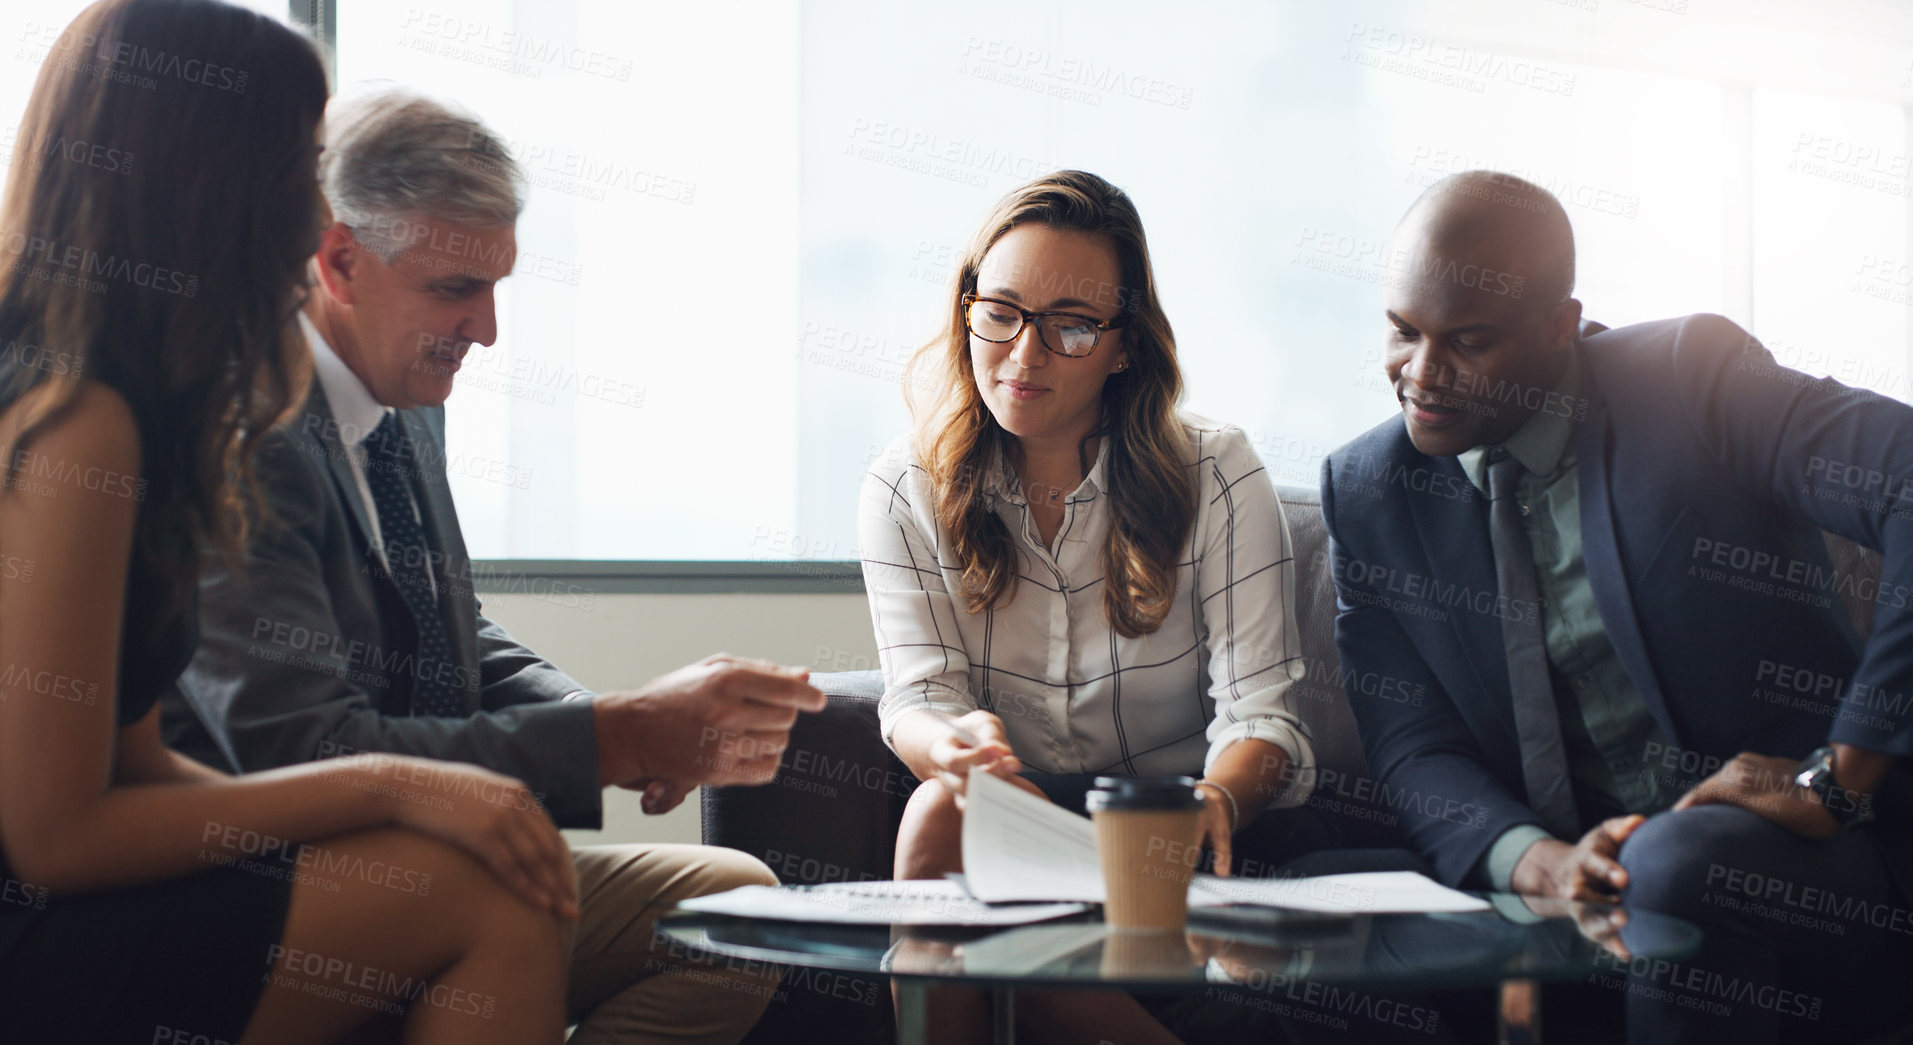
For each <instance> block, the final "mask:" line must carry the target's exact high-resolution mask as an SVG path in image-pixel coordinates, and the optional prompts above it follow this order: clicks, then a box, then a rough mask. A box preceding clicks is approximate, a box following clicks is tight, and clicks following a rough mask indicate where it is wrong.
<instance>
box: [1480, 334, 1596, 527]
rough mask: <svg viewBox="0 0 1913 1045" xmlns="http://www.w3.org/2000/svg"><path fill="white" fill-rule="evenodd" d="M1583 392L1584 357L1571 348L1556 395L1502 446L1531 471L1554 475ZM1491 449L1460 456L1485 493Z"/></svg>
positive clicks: (1487, 448) (1543, 403) (1481, 447)
mask: <svg viewBox="0 0 1913 1045" xmlns="http://www.w3.org/2000/svg"><path fill="white" fill-rule="evenodd" d="M1580 395H1581V357H1580V354H1579V353H1578V352H1577V351H1576V350H1575V349H1574V348H1573V347H1569V349H1568V363H1567V366H1566V367H1563V368H1562V370H1561V380H1560V381H1558V382H1556V384H1555V386H1554V389H1553V392H1552V395H1551V396H1550V397H1549V398H1545V399H1543V401H1542V402H1541V404H1540V405H1539V408H1538V409H1536V410H1535V412H1534V413H1533V414H1531V415H1530V416H1529V417H1528V419H1527V420H1526V421H1524V422H1522V423H1521V427H1520V428H1517V429H1515V432H1514V434H1513V435H1511V436H1509V437H1508V438H1507V440H1506V441H1505V442H1503V443H1502V444H1501V446H1503V447H1504V448H1506V449H1507V451H1508V453H1509V454H1511V455H1513V456H1514V459H1515V460H1517V461H1520V462H1521V467H1523V468H1526V469H1527V470H1528V472H1529V474H1531V475H1549V474H1552V473H1553V472H1554V470H1555V469H1556V468H1559V467H1560V466H1561V458H1562V456H1563V455H1564V454H1566V453H1567V449H1568V440H1569V439H1570V438H1571V437H1572V436H1573V435H1574V409H1573V404H1574V401H1575V400H1576V399H1578V398H1579V397H1580ZM1491 449H1493V447H1491V446H1488V445H1485V444H1484V445H1482V446H1477V447H1475V448H1473V449H1472V450H1467V451H1464V452H1463V453H1462V454H1461V455H1460V456H1459V460H1460V461H1461V467H1462V470H1464V471H1466V472H1467V473H1468V481H1469V482H1472V483H1474V484H1475V488H1476V489H1477V490H1480V491H1481V492H1482V493H1484V494H1485V493H1487V492H1488V451H1489V450H1491Z"/></svg>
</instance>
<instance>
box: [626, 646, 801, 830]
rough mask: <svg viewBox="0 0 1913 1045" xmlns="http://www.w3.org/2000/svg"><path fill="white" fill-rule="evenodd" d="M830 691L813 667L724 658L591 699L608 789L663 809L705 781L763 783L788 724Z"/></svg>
mask: <svg viewBox="0 0 1913 1045" xmlns="http://www.w3.org/2000/svg"><path fill="white" fill-rule="evenodd" d="M824 703H825V701H824V695H823V693H821V692H819V691H818V690H817V689H816V687H814V686H812V685H811V684H810V669H808V668H797V667H784V666H782V665H778V664H773V663H771V662H769V661H764V660H751V659H746V658H743V657H733V656H730V655H729V654H725V653H719V654H716V655H715V656H710V657H706V658H704V659H703V660H700V661H698V662H697V663H695V664H692V665H689V666H687V667H682V668H679V669H678V670H676V671H673V672H671V673H670V674H668V675H662V676H660V677H658V678H656V679H654V680H652V681H651V682H649V683H647V684H645V685H644V686H641V687H639V688H638V689H633V690H619V691H616V692H611V693H600V694H598V695H597V697H595V698H593V700H592V711H593V714H594V717H595V719H596V726H597V733H598V778H599V782H600V784H602V785H607V786H608V785H612V784H618V785H628V786H630V787H631V788H632V789H633V790H642V791H643V792H644V807H645V812H647V813H662V812H665V811H666V810H668V809H670V808H671V807H672V806H675V805H677V804H678V802H680V801H682V800H683V798H684V795H685V794H686V793H688V792H689V790H690V789H691V788H692V787H695V786H697V785H699V784H714V785H720V786H722V785H731V784H762V783H765V782H767V781H769V780H770V779H771V778H772V777H773V776H775V775H776V773H777V763H778V759H779V758H780V757H781V756H782V755H783V753H784V748H785V747H787V746H788V745H789V744H790V728H791V726H792V725H793V724H795V723H796V721H797V716H798V714H799V713H800V712H804V711H820V710H822V709H823V707H824Z"/></svg>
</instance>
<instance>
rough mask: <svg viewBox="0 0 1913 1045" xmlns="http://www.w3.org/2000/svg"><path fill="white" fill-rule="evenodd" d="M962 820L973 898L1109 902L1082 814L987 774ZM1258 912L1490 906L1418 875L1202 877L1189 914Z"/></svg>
mask: <svg viewBox="0 0 1913 1045" xmlns="http://www.w3.org/2000/svg"><path fill="white" fill-rule="evenodd" d="M964 806H965V808H964V813H963V871H964V876H965V883H966V884H967V885H968V887H969V890H970V895H972V896H975V897H976V898H977V899H979V900H983V901H987V902H990V903H1000V902H1004V901H1011V900H1074V901H1077V902H1079V903H1102V902H1103V872H1102V865H1101V864H1100V863H1098V862H1097V858H1096V831H1095V827H1094V825H1092V824H1091V823H1090V820H1089V818H1088V817H1086V816H1082V815H1080V814H1077V813H1072V812H1070V811H1069V810H1067V809H1064V808H1063V807H1061V806H1059V805H1056V804H1055V803H1053V802H1046V801H1044V800H1043V799H1041V798H1038V797H1036V796H1035V795H1032V794H1030V793H1029V792H1027V791H1024V790H1023V789H1022V788H1019V787H1017V786H1016V785H1014V784H1010V783H1007V782H1005V781H1003V780H1001V779H998V778H997V777H994V776H991V775H989V774H987V773H972V774H970V782H969V786H968V788H967V796H966V798H965V801H964ZM1227 904H1256V905H1260V906H1268V907H1279V908H1284V909H1287V910H1293V911H1309V912H1314V913H1317V914H1347V915H1356V914H1429V913H1437V912H1441V913H1447V912H1465V911H1486V910H1488V909H1489V905H1488V902H1487V901H1486V900H1482V899H1479V898H1477V897H1473V896H1469V895H1468V894H1467V893H1462V892H1457V891H1455V890H1453V889H1450V888H1448V887H1447V886H1444V885H1441V884H1439V883H1437V882H1435V881H1432V880H1430V879H1429V878H1428V877H1427V876H1425V875H1419V874H1416V873H1415V872H1413V871H1385V872H1369V873H1363V874H1338V875H1325V876H1322V877H1318V878H1218V877H1216V876H1215V875H1211V874H1198V875H1196V876H1195V881H1194V882H1193V883H1192V884H1191V885H1190V886H1189V906H1191V907H1220V906H1224V905H1227Z"/></svg>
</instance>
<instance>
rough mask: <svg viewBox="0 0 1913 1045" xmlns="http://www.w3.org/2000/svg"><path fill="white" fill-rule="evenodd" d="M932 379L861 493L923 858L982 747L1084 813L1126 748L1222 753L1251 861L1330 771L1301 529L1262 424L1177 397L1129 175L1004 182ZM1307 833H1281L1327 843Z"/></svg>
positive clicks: (1050, 1002)
mask: <svg viewBox="0 0 1913 1045" xmlns="http://www.w3.org/2000/svg"><path fill="white" fill-rule="evenodd" d="M905 387H906V389H907V390H909V391H908V398H909V400H910V407H911V412H912V416H913V418H914V430H913V431H912V432H911V433H910V434H909V435H907V436H905V437H903V438H902V439H899V440H898V441H897V443H896V444H894V445H893V446H892V447H891V450H890V452H889V453H887V454H886V455H885V456H884V457H882V458H880V459H879V460H878V461H877V463H876V464H875V465H874V466H873V467H872V469H871V471H870V473H869V474H868V475H867V476H866V478H865V480H864V484H863V499H862V505H861V510H860V514H859V519H860V525H859V533H860V540H861V545H862V555H863V570H864V582H865V586H866V589H867V591H868V593H869V597H870V611H871V617H872V620H873V621H874V623H875V626H876V632H877V644H878V649H879V651H880V655H881V658H882V664H883V672H884V695H883V699H882V703H881V705H880V718H881V722H882V729H883V736H884V740H885V742H887V743H888V744H890V746H891V747H892V749H894V750H895V751H896V753H897V756H898V757H899V758H901V759H902V760H903V761H904V763H905V764H906V765H908V766H909V767H910V769H911V771H912V772H914V773H915V774H916V775H917V777H918V778H919V779H920V780H922V781H924V783H923V786H921V787H919V788H918V789H917V791H916V793H915V795H914V796H913V797H912V798H911V800H910V804H909V807H908V809H907V810H906V812H905V814H904V820H903V826H902V829H901V833H900V835H899V837H898V841H897V858H896V868H895V871H896V877H897V878H899V879H904V878H936V877H941V876H942V875H943V873H944V872H946V871H954V870H961V869H962V854H961V851H960V846H959V841H960V837H961V823H962V799H963V793H964V783H965V779H966V776H967V774H968V773H969V771H970V770H972V769H983V770H985V771H987V772H990V773H993V774H996V775H998V776H1001V777H1003V778H1004V779H1006V780H1010V781H1012V782H1014V783H1017V784H1018V785H1019V786H1021V787H1023V788H1025V789H1026V790H1029V791H1032V792H1035V793H1040V794H1043V795H1045V797H1047V798H1049V799H1051V800H1053V801H1056V802H1058V803H1059V804H1063V805H1066V806H1069V807H1071V808H1073V809H1075V810H1076V811H1078V812H1081V811H1082V808H1083V796H1084V793H1085V791H1086V790H1087V789H1088V787H1089V785H1090V782H1091V780H1092V779H1093V777H1095V776H1096V775H1099V774H1102V775H1109V774H1124V775H1139V776H1140V775H1150V776H1153V775H1170V774H1189V775H1192V776H1199V777H1201V778H1202V784H1201V787H1202V790H1203V791H1204V792H1206V795H1205V797H1206V798H1207V801H1206V802H1205V803H1204V812H1203V819H1202V828H1203V835H1204V840H1205V842H1206V843H1207V845H1208V846H1209V848H1210V849H1211V850H1212V851H1214V853H1215V854H1216V869H1217V871H1218V873H1227V871H1228V869H1229V865H1230V863H1231V856H1232V854H1233V850H1234V848H1235V841H1234V839H1235V835H1236V833H1237V831H1238V830H1240V829H1243V828H1246V827H1248V825H1249V824H1250V823H1251V822H1252V821H1255V820H1257V817H1258V814H1259V813H1260V812H1261V811H1263V810H1264V809H1267V808H1288V807H1293V806H1296V805H1298V804H1300V803H1301V802H1302V801H1303V800H1304V799H1305V798H1307V796H1308V794H1309V790H1310V788H1311V787H1312V785H1313V780H1314V768H1313V754H1312V752H1311V750H1310V747H1309V741H1308V736H1307V732H1306V728H1305V727H1304V726H1303V725H1302V723H1301V721H1300V719H1299V718H1298V716H1297V714H1296V709H1295V707H1294V698H1293V696H1292V695H1291V694H1290V693H1289V687H1290V684H1291V683H1292V682H1293V681H1294V680H1295V679H1297V678H1299V677H1300V676H1301V674H1302V660H1301V643H1300V640H1299V638H1298V636H1297V633H1296V629H1295V624H1294V614H1293V610H1292V607H1293V604H1294V576H1293V571H1292V565H1293V563H1292V561H1291V559H1292V555H1291V551H1290V545H1289V537H1288V528H1287V526H1286V524H1285V523H1284V522H1283V518H1282V511H1281V505H1280V503H1279V502H1278V501H1277V500H1276V496H1275V491H1274V487H1273V486H1272V485H1271V483H1270V481H1269V478H1268V475H1267V473H1266V472H1264V471H1263V469H1262V465H1261V462H1260V461H1259V460H1258V459H1257V458H1256V455H1255V453H1254V451H1253V450H1252V449H1251V448H1250V446H1249V442H1248V440H1247V438H1246V437H1245V436H1244V435H1243V433H1242V432H1241V431H1240V430H1239V429H1236V428H1233V427H1228V426H1222V425H1216V424H1213V423H1210V422H1207V421H1203V420H1201V419H1198V418H1195V417H1191V416H1188V415H1185V414H1182V413H1179V412H1178V411H1177V409H1176V405H1177V401H1178V399H1179V398H1180V395H1181V392H1182V376H1181V373H1180V371H1179V369H1178V367H1177V363H1176V349H1175V339H1174V337H1173V335H1172V334H1171V332H1170V327H1169V321H1168V319H1167V318H1166V317H1165V316H1164V315H1163V311H1162V307H1161V305H1160V304H1159V303H1158V301H1157V299H1156V288H1155V279H1154V276H1153V274H1152V271H1151V268H1150V263H1149V251H1148V246H1147V244H1146V242H1145V240H1144V237H1143V229H1142V223H1141V219H1140V218H1139V217H1138V216H1137V213H1136V209H1135V206H1134V204H1133V203H1131V201H1130V199H1129V197H1128V196H1127V195H1125V194H1124V193H1123V192H1122V190H1120V189H1118V188H1116V187H1115V186H1113V185H1111V184H1110V183H1108V182H1107V181H1104V180H1103V179H1102V178H1099V177H1097V176H1095V175H1093V174H1087V173H1084V172H1081V171H1063V172H1060V173H1057V174H1054V175H1051V176H1049V177H1045V178H1041V179H1038V180H1037V181H1034V182H1031V183H1030V184H1028V185H1025V186H1023V187H1022V188H1019V189H1017V190H1015V191H1013V192H1011V193H1010V194H1009V195H1008V196H1006V197H1004V199H1003V200H1002V201H1001V202H1000V203H998V204H997V206H996V209H995V210H994V212H992V213H991V215H990V216H989V218H988V219H987V220H986V221H985V222H984V224H983V227H982V229H980V230H979V231H978V233H977V234H976V236H975V238H974V239H972V240H971V242H970V244H969V247H968V249H967V250H966V251H965V253H964V255H963V257H962V259H961V263H960V265H959V267H958V270H957V274H956V285H955V286H954V288H953V289H952V292H951V295H950V302H949V312H948V314H947V316H946V319H945V329H944V332H943V334H942V335H941V336H940V337H938V338H937V339H936V340H934V341H933V342H931V343H930V344H929V345H927V346H925V347H924V348H923V349H922V350H921V351H920V352H919V353H918V354H917V356H916V357H915V359H913V360H912V364H911V372H910V374H909V376H908V378H907V379H906V381H905ZM971 741H975V743H972V742H971ZM1275 821H1284V822H1283V823H1281V824H1279V825H1278V824H1275V823H1274V822H1275ZM1304 824H1307V825H1309V826H1307V827H1303V826H1301V825H1304ZM1258 826H1259V827H1262V828H1264V829H1266V830H1272V831H1273V832H1274V833H1276V834H1277V835H1281V834H1285V833H1287V832H1291V831H1313V830H1318V829H1316V828H1313V826H1312V821H1308V820H1306V819H1305V818H1303V817H1299V816H1298V817H1294V818H1292V819H1291V818H1284V817H1271V818H1264V822H1263V823H1262V824H1260V825H1258ZM1290 841H1291V842H1292V843H1293V844H1292V845H1289V846H1282V845H1280V843H1279V842H1278V843H1277V846H1276V847H1277V848H1283V849H1288V850H1290V851H1291V852H1293V851H1296V850H1299V849H1301V848H1313V847H1314V845H1316V844H1319V839H1316V838H1307V839H1305V838H1302V837H1295V838H1293V839H1290ZM1271 855H1288V854H1286V853H1284V854H1271ZM938 993H940V994H941V995H942V997H940V998H933V1000H932V1005H933V1007H936V1008H940V1010H941V1011H933V1013H932V1015H931V1019H930V1026H931V1027H933V1028H936V1029H937V1030H938V1031H939V1032H943V1033H948V1034H949V1035H950V1039H949V1040H969V1039H972V1038H974V1037H976V1036H978V1035H980V1034H981V1033H982V1031H983V1029H984V1028H985V1027H987V1023H986V1022H985V1017H986V1013H985V1010H984V1007H983V1005H982V1003H981V999H980V998H979V997H975V996H957V994H956V992H947V991H946V992H938ZM1022 1001H1023V999H1021V998H1019V1003H1020V1004H1019V1006H1018V1008H1019V1014H1020V1015H1022V1016H1024V1017H1025V1018H1028V1019H1031V1020H1034V1021H1040V1022H1044V1023H1046V1024H1048V1025H1049V1027H1050V1028H1051V1029H1052V1031H1053V1032H1060V1031H1061V1030H1062V1029H1063V1028H1064V1027H1067V1029H1068V1033H1069V1034H1071V1035H1089V1034H1095V1033H1098V1030H1097V1028H1106V1030H1105V1031H1102V1032H1101V1033H1102V1036H1104V1037H1110V1038H1115V1039H1116V1040H1122V1041H1125V1042H1128V1041H1137V1040H1147V1039H1140V1038H1138V1037H1136V1035H1137V1033H1138V1031H1139V1028H1145V1027H1146V1028H1148V1029H1149V1030H1150V1031H1153V1032H1154V1033H1156V1034H1159V1035H1161V1038H1160V1040H1173V1039H1171V1038H1170V1037H1169V1036H1168V1034H1167V1032H1166V1031H1163V1030H1162V1028H1161V1027H1160V1026H1159V1025H1156V1024H1155V1023H1154V1022H1153V1021H1151V1020H1149V1018H1148V1016H1147V1015H1146V1014H1144V1013H1143V1012H1142V1010H1141V1009H1140V1007H1138V1006H1137V1005H1136V1003H1135V1002H1134V1001H1132V1000H1130V999H1129V998H1127V997H1120V996H1119V997H1116V998H1110V997H1108V996H1089V995H1057V996H1053V997H1050V998H1044V999H1040V1000H1039V999H1035V998H1032V999H1030V1001H1031V1002H1034V1004H1021V1002H1022ZM1118 1030H1120V1031H1121V1032H1122V1033H1121V1034H1120V1035H1118V1034H1117V1033H1116V1032H1117V1031H1118ZM1046 1040H1047V1039H1046ZM1091 1040H1094V1039H1093V1038H1092V1039H1091Z"/></svg>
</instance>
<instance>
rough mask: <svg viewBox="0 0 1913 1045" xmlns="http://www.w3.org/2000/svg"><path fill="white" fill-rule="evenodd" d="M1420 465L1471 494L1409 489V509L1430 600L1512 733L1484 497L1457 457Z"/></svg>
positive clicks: (1510, 701) (1510, 698)
mask: <svg viewBox="0 0 1913 1045" xmlns="http://www.w3.org/2000/svg"><path fill="white" fill-rule="evenodd" d="M1420 467H1423V468H1427V469H1429V470H1431V471H1433V472H1435V473H1436V474H1437V475H1440V476H1442V477H1444V478H1445V479H1446V480H1447V482H1448V488H1449V489H1455V490H1462V491H1465V492H1466V493H1467V494H1469V495H1470V496H1466V497H1438V496H1434V495H1429V494H1410V495H1409V497H1408V504H1409V511H1410V513H1411V514H1412V515H1413V517H1414V522H1415V533H1416V534H1417V535H1418V536H1419V537H1420V538H1421V547H1422V556H1423V561H1424V562H1426V563H1427V564H1428V570H1429V574H1430V580H1431V581H1432V584H1431V585H1430V592H1431V595H1432V600H1431V601H1434V602H1435V603H1436V604H1437V605H1438V606H1439V607H1440V608H1442V609H1443V610H1445V611H1446V613H1447V616H1448V625H1449V627H1451V628H1452V629H1454V633H1455V639H1456V641H1457V642H1459V643H1460V645H1461V648H1462V650H1463V651H1464V652H1465V653H1466V654H1467V657H1468V662H1469V664H1470V665H1471V666H1472V667H1473V668H1474V671H1475V676H1476V678H1478V679H1479V680H1480V681H1481V683H1482V690H1483V691H1484V692H1490V693H1493V694H1494V695H1495V701H1496V705H1497V707H1499V708H1501V709H1502V710H1504V711H1506V712H1507V714H1508V716H1509V717H1508V723H1509V729H1510V736H1512V735H1513V734H1512V730H1513V722H1514V718H1513V715H1514V695H1513V692H1512V691H1511V688H1510V687H1509V684H1508V662H1507V657H1506V646H1505V645H1504V644H1503V642H1502V638H1501V617H1500V616H1498V615H1497V614H1496V613H1495V612H1493V610H1494V607H1495V605H1496V598H1497V596H1499V594H1500V585H1499V584H1498V583H1497V582H1496V580H1495V556H1494V547H1493V545H1492V544H1491V543H1490V542H1489V540H1488V518H1487V509H1486V505H1487V503H1488V502H1487V498H1486V497H1483V496H1482V495H1481V494H1480V492H1479V491H1478V490H1476V489H1475V486H1474V484H1473V483H1472V482H1470V481H1469V480H1468V475H1467V473H1466V472H1465V471H1464V470H1463V469H1462V467H1461V462H1460V461H1459V460H1457V459H1456V458H1453V457H1432V458H1431V457H1423V458H1421V464H1420ZM1431 485H1432V484H1431ZM1484 611H1485V612H1484Z"/></svg>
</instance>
